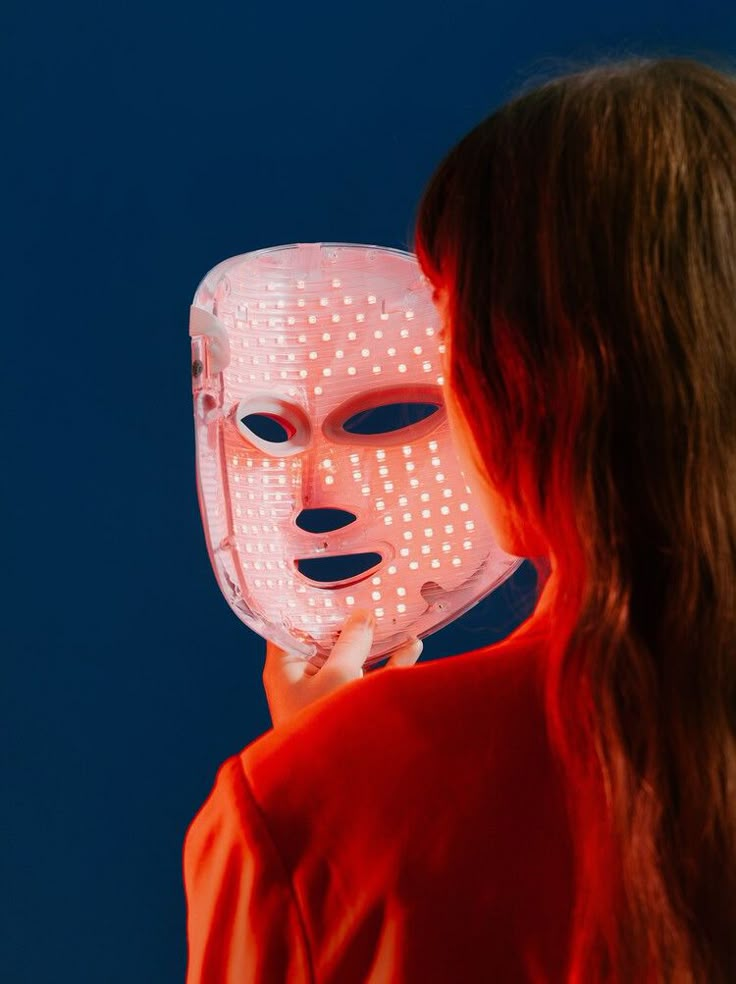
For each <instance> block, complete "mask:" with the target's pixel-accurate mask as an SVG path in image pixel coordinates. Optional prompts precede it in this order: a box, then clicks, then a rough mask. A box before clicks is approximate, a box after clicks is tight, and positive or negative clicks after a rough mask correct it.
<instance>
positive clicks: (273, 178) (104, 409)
mask: <svg viewBox="0 0 736 984" xmlns="http://www.w3.org/2000/svg"><path fill="white" fill-rule="evenodd" d="M735 10H736V8H735V7H734V5H733V3H732V2H731V0H722V2H720V3H718V2H714V0H711V2H705V0H701V2H700V3H699V4H698V5H695V4H687V5H683V6H682V8H680V7H676V6H673V5H672V4H671V3H663V2H660V3H652V2H637V3H616V4H606V5H602V4H599V3H588V4H582V3H579V4H571V3H568V4H564V3H563V4H559V3H558V4H547V3H541V2H539V3H536V4H524V3H516V4H510V5H508V6H504V7H503V8H497V7H496V5H494V4H491V3H489V2H473V3H471V2H467V0H465V2H463V0H453V2H452V3H449V2H443V3H433V2H427V0H425V2H421V3H420V2H418V0H417V2H413V3H403V4H402V3H396V2H391V3H386V2H371V3H360V4H357V5H355V4H350V3H346V2H344V3H341V4H336V3H331V2H329V0H322V2H320V3H311V4H310V3H290V2H282V3H274V4H271V3H262V4H255V3H253V4H235V3H231V4H215V5H210V4H204V3H202V4H199V5H193V6H183V5H174V4H170V5H164V4H161V3H157V4H153V5H151V4H143V3H137V4H136V3H133V4H127V5H122V4H119V5H106V6H101V5H99V4H92V3H89V2H87V3H84V4H75V5H73V6H72V7H68V6H67V5H64V4H59V5H53V6H52V5H50V4H48V3H41V4H29V5H25V4H23V5H22V6H21V5H20V3H18V2H17V0H16V3H15V4H14V5H13V6H12V7H10V8H8V7H6V8H5V11H4V15H3V18H2V30H1V34H2V46H3V48H4V51H3V52H2V58H0V64H2V71H3V74H4V76H5V78H4V84H3V100H2V101H3V106H4V113H3V117H4V124H3V136H4V140H3V147H2V151H0V168H2V173H3V180H2V188H3V191H4V196H3V198H4V207H3V227H4V228H3V231H4V233H5V235H4V237H3V240H4V242H3V253H4V258H3V262H2V272H3V296H4V303H3V341H4V360H3V367H2V369H3V398H4V402H3V407H4V419H5V422H6V424H9V426H7V427H5V428H4V452H5V453H4V467H3V469H2V517H3V531H4V537H3V539H4V542H3V551H2V555H3V559H4V563H3V570H4V574H5V578H4V583H5V585H6V587H5V589H4V590H3V600H4V601H5V602H7V605H6V606H5V614H4V617H3V631H2V639H3V660H2V667H3V681H2V684H3V685H2V708H1V709H0V711H1V720H2V724H3V736H2V742H1V743H0V748H1V749H2V765H3V775H2V793H3V810H2V872H0V874H1V879H0V884H1V885H2V906H3V909H2V912H0V926H1V927H2V950H1V952H0V977H2V979H3V980H4V981H7V982H9V984H21V982H23V984H25V982H33V984H39V982H54V984H60V982H66V981H74V982H77V984H82V982H91V984H118V982H120V984H122V982H126V984H128V982H137V984H144V982H158V984H162V982H163V984H167V982H178V981H183V979H184V967H185V956H186V938H185V923H184V919H185V908H184V895H183V887H182V876H181V850H182V843H183V838H184V834H185V831H186V828H187V826H188V825H189V823H190V822H191V820H192V818H193V816H194V815H195V813H196V812H197V811H198V809H199V808H200V806H201V805H202V803H203V801H204V799H205V797H206V796H207V794H208V793H209V790H210V788H211V786H212V782H213V780H214V776H215V772H216V770H217V768H218V767H219V765H220V763H221V762H222V761H224V760H225V759H226V758H227V757H229V756H230V755H233V754H235V753H236V752H238V751H239V750H240V749H242V748H243V747H245V746H246V745H247V744H249V743H250V742H251V741H253V740H254V739H255V738H256V737H257V736H259V735H260V734H262V733H263V732H264V731H265V730H266V729H268V728H269V726H270V719H269V717H268V712H267V706H266V701H265V697H264V694H263V690H262V686H261V672H262V667H263V658H264V653H265V643H264V641H263V640H262V639H261V638H260V637H258V636H256V635H254V634H253V633H251V632H249V631H248V630H247V629H246V628H245V627H244V626H243V625H242V624H241V623H240V622H239V621H238V619H237V618H236V617H235V616H234V615H233V614H232V613H231V611H230V609H229V608H228V607H227V605H226V603H225V601H224V599H223V598H222V596H221V594H220V591H219V589H218V587H217V584H216V582H215V579H214V575H213V573H212V570H211V568H210V564H209V559H208V556H207V552H206V548H205V543H204V536H203V532H202V527H201V521H200V516H199V511H198V505H197V497H196V487H195V479H194V432H193V417H192V401H191V386H190V342H189V338H188V309H189V304H190V302H191V300H192V296H193V293H194V290H195V288H196V287H197V284H198V283H199V281H200V279H201V277H202V276H203V275H204V274H205V273H206V272H207V271H208V270H209V269H210V268H211V267H213V266H214V265H215V264H216V263H218V262H219V261H220V260H222V259H225V258H226V257H229V256H232V255H235V254H237V253H242V252H247V251H249V250H254V249H260V248H263V247H266V246H271V245H277V244H284V243H292V242H314V241H337V242H340V241H345V242H359V243H377V244H382V245H386V246H393V247H398V248H408V247H409V245H410V242H411V234H412V225H413V217H414V212H415V207H416V204H417V201H418V198H419V195H420V192H421V189H422V187H423V185H424V183H425V181H426V180H427V179H428V177H429V175H430V174H431V172H432V170H433V169H434V167H435V165H436V164H437V163H438V161H439V159H440V157H441V156H442V155H443V154H444V153H445V151H446V150H447V149H448V148H449V147H450V146H451V145H452V144H453V143H455V142H456V141H457V140H458V139H459V138H460V137H461V136H462V135H463V134H464V133H465V132H466V131H467V130H469V129H470V128H471V127H472V126H474V125H475V124H476V123H477V122H478V121H479V120H480V119H481V118H483V117H484V116H486V115H487V114H488V113H489V112H490V111H491V110H492V109H493V107H494V106H495V105H497V104H498V103H499V102H500V101H502V100H503V99H505V98H506V97H507V96H508V95H509V94H510V93H511V92H512V91H513V90H514V89H515V88H516V87H517V86H518V85H519V84H520V83H521V82H522V81H524V80H525V79H527V78H528V77H529V76H535V75H537V74H538V73H540V72H546V71H548V70H549V69H550V66H551V65H552V64H554V61H553V60H556V59H565V58H569V57H589V56H595V55H597V54H606V55H610V54H617V55H621V56H625V55H627V54H629V53H639V54H653V55H656V54H660V55H664V54H690V55H694V56H696V57H703V58H704V59H705V60H707V57H708V55H709V54H714V55H716V56H717V55H719V54H721V55H726V56H728V55H732V54H733V52H734V43H735V42H736V13H734V11H735ZM534 586H535V573H534V571H533V569H532V568H531V567H530V565H529V564H528V563H525V564H524V565H522V567H521V568H520V569H519V571H518V572H517V573H516V575H514V577H513V578H512V579H510V580H509V581H507V582H506V584H505V585H504V586H503V587H502V588H501V589H499V590H498V591H497V592H495V593H494V594H493V596H492V597H490V598H489V599H487V601H486V602H484V603H483V604H481V605H479V606H477V607H476V608H475V609H473V610H472V611H471V612H470V613H468V614H467V615H466V616H465V617H464V618H463V619H461V620H460V621H459V622H456V623H455V624H454V625H452V626H450V627H448V628H447V629H445V630H444V631H442V632H440V633H437V634H436V635H434V636H432V637H430V638H429V639H428V640H427V641H426V643H425V651H424V655H423V657H422V659H425V660H426V659H433V658H437V657H442V656H449V655H452V654H454V653H457V652H461V651H464V650H468V649H472V648H477V647H478V646H481V645H484V644H486V643H489V642H492V641H494V640H495V639H498V638H502V637H503V636H505V635H506V634H508V632H509V631H510V630H511V629H512V628H513V627H515V626H516V625H517V624H518V623H519V622H521V621H522V620H523V619H524V618H525V617H526V615H527V614H528V612H529V610H530V606H531V603H532V599H533V596H534ZM377 672H380V670H378V671H377Z"/></svg>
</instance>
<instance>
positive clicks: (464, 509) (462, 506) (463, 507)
mask: <svg viewBox="0 0 736 984" xmlns="http://www.w3.org/2000/svg"><path fill="white" fill-rule="evenodd" d="M460 511H461V512H467V511H468V504H467V502H461V503H460Z"/></svg>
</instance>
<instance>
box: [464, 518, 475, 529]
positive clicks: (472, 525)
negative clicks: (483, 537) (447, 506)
mask: <svg viewBox="0 0 736 984" xmlns="http://www.w3.org/2000/svg"><path fill="white" fill-rule="evenodd" d="M465 529H466V530H474V529H475V523H474V522H473V520H472V519H469V520H467V522H466V523H465Z"/></svg>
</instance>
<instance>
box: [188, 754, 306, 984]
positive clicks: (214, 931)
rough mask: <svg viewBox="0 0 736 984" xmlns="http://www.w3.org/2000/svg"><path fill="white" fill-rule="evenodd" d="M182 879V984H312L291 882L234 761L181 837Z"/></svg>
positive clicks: (222, 771) (222, 769)
mask: <svg viewBox="0 0 736 984" xmlns="http://www.w3.org/2000/svg"><path fill="white" fill-rule="evenodd" d="M183 873H184V889H185V896H186V908H187V945H188V959H187V976H186V984H297V982H298V984H304V982H309V981H313V979H314V978H313V973H312V969H311V965H310V958H309V952H308V947H307V939H306V934H305V931H304V924H303V922H302V917H301V912H300V910H299V907H298V904H297V900H296V897H295V895H294V892H293V887H292V883H291V880H290V878H289V876H288V874H287V872H286V870H285V869H284V866H283V864H282V862H281V859H280V857H279V854H278V852H277V850H276V846H275V845H274V842H273V841H272V839H271V836H270V834H269V831H268V828H267V826H266V821H265V819H264V817H263V815H262V814H261V811H260V809H259V806H258V804H257V802H256V800H255V798H254V796H253V792H252V790H251V787H250V785H249V783H248V780H247V778H246V776H245V773H244V771H243V767H242V763H241V761H240V758H239V756H237V755H236V756H234V757H233V758H230V759H228V760H227V761H226V762H225V763H223V765H222V766H221V767H220V769H219V770H218V773H217V777H216V779H215V784H214V787H213V789H212V791H211V792H210V795H209V797H208V798H207V800H206V801H205V803H204V805H203V806H202V808H201V809H200V811H199V813H198V814H197V815H196V816H195V818H194V820H193V821H192V823H191V824H190V826H189V829H188V830H187V833H186V835H185V838H184V847H183Z"/></svg>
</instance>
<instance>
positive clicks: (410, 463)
mask: <svg viewBox="0 0 736 984" xmlns="http://www.w3.org/2000/svg"><path fill="white" fill-rule="evenodd" d="M405 467H406V470H407V471H414V462H413V461H407V462H406V465H405Z"/></svg>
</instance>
